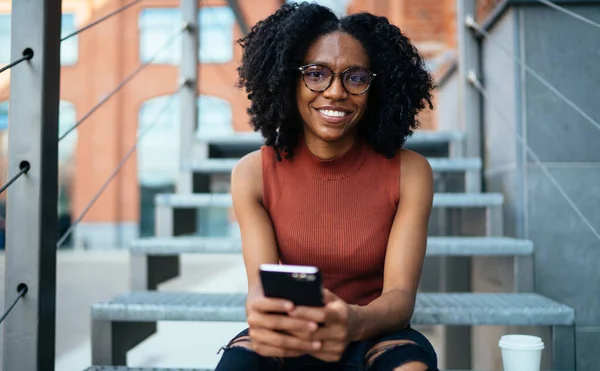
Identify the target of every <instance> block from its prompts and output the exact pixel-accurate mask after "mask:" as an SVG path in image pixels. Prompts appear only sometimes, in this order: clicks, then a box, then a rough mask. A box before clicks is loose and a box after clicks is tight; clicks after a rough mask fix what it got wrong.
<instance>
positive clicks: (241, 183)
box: [231, 151, 279, 303]
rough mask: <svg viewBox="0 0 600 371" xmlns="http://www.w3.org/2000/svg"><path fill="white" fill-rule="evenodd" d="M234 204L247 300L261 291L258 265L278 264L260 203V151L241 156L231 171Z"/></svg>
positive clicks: (270, 230)
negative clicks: (246, 281) (244, 269)
mask: <svg viewBox="0 0 600 371" xmlns="http://www.w3.org/2000/svg"><path fill="white" fill-rule="evenodd" d="M231 196H232V198H233V208H234V211H235V215H236V218H237V220H238V223H239V226H240V232H241V235H242V253H243V256H244V264H245V266H246V275H247V277H248V302H249V303H250V302H252V300H253V299H254V297H255V296H256V294H257V293H258V294H259V295H262V286H261V284H260V277H259V274H258V267H259V265H260V264H263V263H270V264H277V263H279V256H278V254H277V242H276V240H275V232H274V230H273V225H272V223H271V219H270V217H269V214H268V213H267V211H266V210H265V208H264V206H263V181H262V161H261V153H260V152H259V151H257V152H253V153H250V154H249V155H247V156H245V157H243V158H242V159H241V160H240V161H239V162H238V163H237V164H236V166H235V167H234V169H233V171H232V173H231Z"/></svg>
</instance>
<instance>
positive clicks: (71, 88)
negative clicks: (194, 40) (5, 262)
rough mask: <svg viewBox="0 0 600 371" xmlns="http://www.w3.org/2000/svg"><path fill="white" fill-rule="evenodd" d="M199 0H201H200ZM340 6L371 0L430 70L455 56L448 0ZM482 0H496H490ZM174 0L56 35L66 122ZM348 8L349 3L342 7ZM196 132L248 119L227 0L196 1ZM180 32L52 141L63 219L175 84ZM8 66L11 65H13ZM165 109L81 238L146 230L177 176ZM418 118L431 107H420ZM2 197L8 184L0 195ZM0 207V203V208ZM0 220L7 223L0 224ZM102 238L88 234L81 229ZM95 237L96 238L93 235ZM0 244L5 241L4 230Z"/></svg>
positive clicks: (67, 21) (162, 20)
mask: <svg viewBox="0 0 600 371" xmlns="http://www.w3.org/2000/svg"><path fill="white" fill-rule="evenodd" d="M283 1H284V0H239V2H240V6H241V8H242V11H243V13H244V14H245V16H246V19H247V22H248V23H249V24H254V23H255V22H256V21H258V20H259V19H261V18H264V17H265V16H267V15H268V14H270V13H272V12H273V11H274V10H275V9H276V8H277V7H278V6H280V5H281V3H282V2H283ZM128 2H129V0H109V1H100V0H94V1H79V0H63V19H62V29H63V36H64V35H67V34H69V33H70V32H72V31H74V30H76V29H78V28H80V27H82V26H84V25H86V24H87V23H89V22H91V21H93V20H95V19H98V18H100V17H102V16H104V15H106V14H108V13H110V12H112V11H114V10H115V9H117V8H119V7H121V6H123V5H125V4H126V3H128ZM199 2H200V1H199ZM321 2H322V3H324V4H326V5H329V6H331V7H334V8H336V10H338V11H346V12H347V13H355V12H360V11H368V12H372V13H374V14H378V15H385V16H388V17H389V19H390V21H391V22H392V23H394V24H396V25H398V26H399V27H400V28H401V29H402V30H404V32H405V33H406V34H407V35H408V36H409V37H410V38H411V39H412V40H413V41H414V42H415V43H416V45H417V47H418V48H419V50H420V51H421V53H422V54H423V55H424V56H425V57H426V58H427V60H428V63H429V65H430V66H431V69H432V70H433V71H434V72H435V73H436V74H438V73H439V72H440V71H442V70H443V68H441V67H440V66H441V65H445V64H447V62H448V61H450V60H452V59H453V58H454V49H455V45H456V40H455V20H454V17H455V0H322V1H321ZM487 3H493V1H488V2H487ZM178 5H179V1H178V0H146V1H142V2H140V3H138V4H136V5H134V6H133V7H131V8H129V9H127V10H126V11H124V12H122V13H121V14H120V15H118V16H115V17H113V18H111V19H109V20H108V21H106V22H104V23H102V24H100V25H98V26H96V27H94V28H92V29H90V30H87V31H85V32H83V33H81V34H79V35H77V36H76V37H73V38H70V39H68V40H66V41H65V42H63V44H62V47H61V48H62V49H61V53H62V55H61V62H62V71H61V109H60V123H59V127H60V128H59V130H60V132H61V133H64V132H65V131H66V130H67V129H68V128H70V127H72V126H73V125H74V124H75V122H77V120H80V119H81V118H83V117H84V115H85V114H86V113H87V112H88V111H90V110H91V109H92V108H93V107H94V106H95V105H96V104H97V103H98V102H99V101H100V100H102V99H103V98H104V97H105V96H106V95H107V94H109V93H110V92H111V91H112V90H113V89H114V88H115V87H116V86H117V85H118V84H119V83H120V82H121V81H122V80H123V79H124V78H126V77H127V76H128V75H129V74H131V73H132V72H133V71H134V70H135V69H136V68H138V67H140V65H141V64H142V63H147V62H150V60H151V58H152V57H153V56H154V54H155V53H156V52H157V51H158V50H159V49H160V48H161V47H162V45H163V44H165V43H167V42H168V41H169V36H170V35H171V34H172V33H173V32H175V31H176V30H177V28H178V27H180V24H181V23H180V14H179V9H178ZM344 8H345V9H344ZM10 9H11V1H10V0H0V64H6V63H8V62H9V61H10V59H11V58H10V52H9V51H10V48H9V43H10V22H11V18H10ZM198 17H199V22H200V31H199V32H200V48H199V55H200V62H201V63H200V65H199V69H200V70H199V71H200V72H199V74H200V79H199V86H198V91H199V94H200V98H199V102H198V104H199V108H200V118H199V128H200V129H199V131H198V132H199V135H203V134H205V133H215V132H223V133H226V132H232V131H244V130H249V126H248V123H247V117H246V113H245V109H246V107H247V103H248V102H247V100H246V97H245V95H244V94H243V92H241V91H240V90H238V89H236V88H235V87H234V82H235V77H236V70H235V68H236V66H237V61H238V60H239V59H240V55H241V50H240V48H239V46H237V45H236V44H235V40H236V39H237V38H239V37H240V31H239V28H238V27H237V25H236V24H235V18H234V15H233V13H232V11H231V10H230V9H229V8H228V7H227V6H226V2H225V1H224V0H204V1H201V9H200V11H199V15H198ZM179 56H180V43H179V42H178V41H175V42H173V43H171V44H170V45H169V46H168V47H167V48H166V49H165V50H164V51H163V52H162V53H161V54H159V55H158V56H156V58H155V59H154V60H153V62H152V63H151V64H149V65H148V66H147V67H146V68H144V69H143V70H142V71H141V73H140V74H139V75H137V76H136V77H135V78H133V79H132V80H131V81H129V83H127V84H126V85H125V86H124V87H123V88H122V89H121V90H120V91H119V92H117V93H116V94H115V95H114V96H113V97H111V98H110V99H109V100H108V101H107V103H106V104H104V105H103V106H102V107H101V108H99V109H98V110H97V111H96V112H94V114H93V115H91V116H90V117H89V118H88V119H86V121H85V122H83V123H82V124H81V126H79V127H78V128H77V130H75V131H73V132H71V133H70V134H69V135H68V136H67V137H66V138H65V139H64V140H63V141H61V142H60V161H61V163H60V179H61V180H60V181H61V186H60V189H61V192H60V202H59V207H58V209H59V210H58V211H59V215H60V218H61V219H60V228H61V229H62V231H64V230H65V228H66V227H67V226H68V225H69V223H70V222H71V221H72V220H73V219H75V218H76V217H77V216H78V215H80V213H81V212H82V210H83V209H84V208H85V206H86V205H87V203H88V202H89V200H90V199H91V198H92V197H93V196H94V194H95V193H96V192H97V191H98V189H99V188H100V186H101V185H102V183H103V182H104V181H105V180H106V179H107V178H108V177H109V175H110V174H111V172H112V171H113V170H114V169H115V167H116V166H117V164H118V163H119V161H120V160H121V158H122V157H123V156H124V155H125V153H126V151H127V150H128V149H129V148H130V147H131V146H132V145H133V143H134V142H135V140H136V136H137V135H138V133H139V132H140V131H143V130H144V128H146V127H147V126H148V125H152V124H154V123H155V122H154V121H155V119H156V117H157V116H158V113H159V112H160V111H161V110H162V109H163V107H164V106H165V104H167V103H168V101H169V99H168V97H169V95H170V94H171V93H173V92H174V90H175V89H176V86H177V84H178V61H179ZM16 68H19V67H18V66H17V67H16ZM9 83H10V79H9V73H8V72H6V73H3V74H2V75H0V135H2V138H4V139H3V140H2V141H0V146H1V152H0V155H1V156H2V163H1V166H2V168H1V169H0V181H1V182H2V183H3V182H4V181H5V180H6V177H7V174H6V165H5V163H6V157H7V153H8V152H7V141H6V130H7V127H8V116H7V112H8V103H7V102H8V95H9V89H8V87H9ZM171 103H172V104H171V105H170V106H169V108H168V109H167V111H166V113H165V114H164V115H163V116H161V117H162V119H159V121H158V122H157V124H156V126H155V127H154V128H153V130H152V131H151V132H149V134H148V135H147V136H145V137H144V140H143V141H142V144H141V145H140V147H138V151H137V153H136V154H135V155H134V156H133V157H132V158H131V159H130V160H129V162H128V163H127V164H126V165H125V167H124V168H123V169H122V170H121V172H120V174H119V175H118V176H117V177H116V178H115V179H114V180H113V182H112V183H111V185H110V186H109V187H108V189H106V191H105V192H104V193H103V195H102V196H101V197H100V199H99V200H98V201H97V202H96V204H95V205H94V206H93V207H92V208H91V210H90V211H89V213H88V214H87V215H86V217H85V218H84V219H83V221H82V223H81V224H80V225H79V227H78V235H80V236H86V237H84V238H83V240H82V241H81V242H82V243H83V244H93V245H94V246H97V247H99V248H112V247H115V246H120V245H122V243H123V241H127V240H129V239H130V238H132V237H134V236H138V235H140V234H141V235H148V234H152V233H153V227H152V221H153V205H152V201H153V195H154V194H155V193H156V192H169V191H170V190H172V189H173V187H174V182H175V176H176V174H177V172H178V168H179V158H178V151H177V150H176V148H177V146H178V130H177V125H178V105H177V103H176V102H171ZM421 121H422V123H423V128H424V129H435V127H436V118H435V115H434V114H432V113H431V112H425V113H424V114H423V116H422V118H421ZM2 197H4V195H2ZM3 209H4V208H3V207H2V213H4V211H3ZM0 227H1V228H2V229H3V226H2V225H0ZM90 238H91V239H99V241H89V240H86V239H90ZM98 242H100V244H99V243H98ZM2 245H3V242H2Z"/></svg>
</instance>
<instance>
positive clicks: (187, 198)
mask: <svg viewBox="0 0 600 371" xmlns="http://www.w3.org/2000/svg"><path fill="white" fill-rule="evenodd" d="M154 202H155V204H156V205H157V206H167V207H172V208H199V207H231V195H230V194H227V193H191V194H177V193H171V194H166V193H163V194H158V195H156V197H155V198H154ZM503 202H504V197H503V196H502V194H501V193H436V194H434V197H433V206H434V207H445V208H465V207H467V208H487V207H496V206H502V204H503Z"/></svg>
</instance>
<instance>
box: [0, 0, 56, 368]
mask: <svg viewBox="0 0 600 371" xmlns="http://www.w3.org/2000/svg"><path fill="white" fill-rule="evenodd" d="M60 28H61V1H60V0H28V1H14V2H13V3H12V30H11V33H12V41H11V43H12V52H11V59H12V60H15V59H18V58H19V57H21V56H22V54H23V51H24V50H25V49H26V48H30V49H32V50H33V53H34V56H33V58H32V59H31V60H30V61H29V62H27V63H22V64H20V65H18V66H16V67H15V68H13V69H12V71H11V95H10V116H9V117H10V130H9V156H8V159H9V165H8V173H9V174H14V173H16V172H18V171H19V167H20V164H21V163H22V162H23V161H27V162H29V163H30V165H31V168H30V170H29V172H28V173H27V175H25V176H22V177H21V178H20V179H18V180H17V181H16V182H15V183H14V184H13V185H12V186H11V187H10V188H9V189H8V191H7V192H8V196H7V238H6V241H7V248H6V280H5V285H6V286H5V297H6V300H5V303H9V302H10V301H12V299H14V297H15V296H16V295H17V286H18V285H19V284H25V285H27V287H28V292H27V294H26V295H25V296H24V297H23V298H22V299H21V300H20V301H19V303H18V304H17V305H16V307H15V308H14V309H13V311H12V312H11V313H10V314H9V316H8V317H7V318H6V320H5V322H4V325H5V327H4V355H3V366H4V370H7V371H8V370H19V371H40V370H42V371H51V370H54V353H55V325H56V324H55V312H56V240H57V236H56V222H57V193H58V176H57V175H58V174H57V173H58V171H57V170H58V163H57V162H58V154H57V152H58V151H57V150H58V103H59V91H60V86H59V85H60Z"/></svg>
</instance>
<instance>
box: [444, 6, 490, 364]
mask: <svg viewBox="0 0 600 371" xmlns="http://www.w3.org/2000/svg"><path fill="white" fill-rule="evenodd" d="M476 8H477V1H476V0H457V3H456V17H457V19H456V25H457V28H458V29H457V41H458V52H459V53H458V73H459V75H458V77H459V83H458V87H459V88H458V92H459V122H460V123H461V125H462V127H463V129H464V130H465V134H466V139H465V140H466V142H465V143H464V151H462V154H463V155H466V156H468V157H478V158H481V129H480V118H481V116H480V106H479V104H480V97H479V93H478V92H477V90H476V89H474V88H473V87H472V86H471V85H470V84H469V80H468V75H469V73H471V72H475V73H477V75H478V76H479V49H478V48H479V45H478V41H477V39H476V38H475V35H474V34H473V33H472V31H471V30H470V29H469V28H468V27H467V25H466V24H465V20H466V19H467V18H468V17H474V16H475V14H476ZM465 192H481V174H480V173H475V174H473V173H469V174H467V176H466V178H465ZM452 215H453V216H455V217H456V216H457V214H456V213H451V214H450V216H452ZM460 215H464V211H463V212H461V213H460ZM460 220H461V221H460V223H465V220H468V218H462V217H461V218H460ZM458 228H459V229H460V226H458ZM470 266H471V261H470V259H446V260H445V261H444V263H443V264H442V268H443V273H442V277H443V279H444V280H445V281H446V285H447V286H446V290H448V289H449V290H451V291H455V292H456V291H462V292H468V291H471V285H470V282H471V277H470V271H471V269H470ZM444 338H445V339H444V343H445V352H444V353H445V355H446V360H445V361H446V362H445V367H446V368H450V369H464V370H467V369H470V368H471V363H472V360H471V349H472V342H471V327H469V326H446V327H445V331H444Z"/></svg>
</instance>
